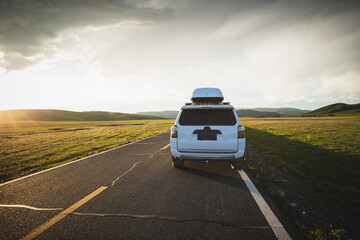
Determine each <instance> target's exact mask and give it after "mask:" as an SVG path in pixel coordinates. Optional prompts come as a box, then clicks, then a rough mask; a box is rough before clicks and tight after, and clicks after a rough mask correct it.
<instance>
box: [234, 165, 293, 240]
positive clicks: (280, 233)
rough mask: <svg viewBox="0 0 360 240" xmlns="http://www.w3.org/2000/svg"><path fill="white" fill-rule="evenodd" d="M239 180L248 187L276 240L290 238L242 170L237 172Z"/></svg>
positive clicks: (287, 239)
mask: <svg viewBox="0 0 360 240" xmlns="http://www.w3.org/2000/svg"><path fill="white" fill-rule="evenodd" d="M238 173H239V174H240V176H241V178H242V179H243V180H244V182H245V184H246V186H247V187H248V189H249V191H250V193H251V195H252V196H253V198H254V199H255V202H256V203H257V205H258V206H259V208H260V210H261V212H262V214H263V215H264V217H265V218H266V220H267V222H268V223H269V225H270V227H271V229H272V230H273V232H274V233H275V236H276V237H277V239H280V240H289V239H291V237H290V236H289V234H288V233H287V231H286V229H285V228H284V227H283V225H282V224H281V223H280V221H279V219H278V218H277V217H276V216H275V214H274V212H273V211H272V210H271V208H270V207H269V205H268V204H267V203H266V202H265V200H264V198H263V197H262V196H261V194H260V192H259V191H258V190H257V188H256V187H255V185H254V184H253V183H252V182H251V180H250V178H249V177H248V175H247V174H246V173H245V171H244V170H238Z"/></svg>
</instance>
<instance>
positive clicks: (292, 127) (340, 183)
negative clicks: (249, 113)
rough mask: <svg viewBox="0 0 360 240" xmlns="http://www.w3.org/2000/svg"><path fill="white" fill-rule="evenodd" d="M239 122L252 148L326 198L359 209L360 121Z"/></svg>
mask: <svg viewBox="0 0 360 240" xmlns="http://www.w3.org/2000/svg"><path fill="white" fill-rule="evenodd" d="M241 120H242V124H243V125H244V126H245V127H246V134H247V135H246V136H247V139H246V140H247V144H248V145H249V146H252V147H254V148H256V149H258V150H259V151H261V152H262V153H265V154H267V155H269V156H271V158H272V159H273V160H274V161H276V162H278V163H280V164H281V165H282V166H284V167H286V168H287V169H288V170H290V171H291V172H293V173H295V174H296V175H297V176H300V177H301V178H302V179H304V180H305V181H307V182H308V183H310V184H312V186H314V187H315V189H316V190H317V191H319V193H320V194H321V196H322V197H323V198H324V199H327V200H329V201H332V202H334V203H336V204H337V205H340V206H345V205H347V204H356V205H357V206H359V204H360V203H359V196H360V176H359V174H360V134H359V133H360V117H318V118H248V119H246V118H245V119H241ZM356 205H355V206H356Z"/></svg>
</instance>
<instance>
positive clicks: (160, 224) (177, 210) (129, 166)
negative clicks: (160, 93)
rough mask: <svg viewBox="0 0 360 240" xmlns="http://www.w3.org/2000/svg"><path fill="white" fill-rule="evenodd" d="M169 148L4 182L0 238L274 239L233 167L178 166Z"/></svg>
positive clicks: (154, 145) (151, 147) (109, 156)
mask: <svg viewBox="0 0 360 240" xmlns="http://www.w3.org/2000/svg"><path fill="white" fill-rule="evenodd" d="M168 144H169V133H164V134H160V135H157V136H154V137H151V138H148V139H144V140H142V141H138V142H135V143H133V144H129V145H126V146H123V147H120V148H117V149H113V150H111V151H107V152H105V153H102V154H98V155H95V156H91V157H89V158H86V159H83V160H80V161H77V162H74V163H72V164H68V165H65V166H62V167H58V168H55V169H52V170H50V171H46V172H42V173H40V174H36V175H33V176H30V177H27V178H24V179H21V180H18V181H14V182H11V183H8V184H5V185H1V186H0V239H20V238H24V237H25V239H26V238H27V239H31V238H32V237H36V239H261V240H264V239H277V238H276V236H275V235H274V232H273V230H272V228H271V227H270V225H269V223H268V221H267V220H266V219H265V217H264V215H263V213H262V212H261V210H260V208H259V206H258V205H257V203H256V202H255V200H254V198H253V196H252V194H251V193H250V191H249V189H248V188H247V186H246V185H245V182H244V180H243V179H242V178H241V176H240V175H239V173H238V172H237V171H235V170H233V169H231V168H230V165H229V164H228V163H214V164H210V165H208V166H206V165H205V164H201V163H195V162H185V167H184V168H183V169H175V168H173V167H172V166H171V155H170V149H169V147H168ZM14 205H15V206H14ZM19 205H24V206H19ZM26 207H35V209H29V208H26ZM39 227H40V229H39Z"/></svg>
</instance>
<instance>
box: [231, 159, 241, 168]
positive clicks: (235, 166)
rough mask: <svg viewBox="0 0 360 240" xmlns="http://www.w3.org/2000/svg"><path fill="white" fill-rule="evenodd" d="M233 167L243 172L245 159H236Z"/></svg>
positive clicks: (232, 163)
mask: <svg viewBox="0 0 360 240" xmlns="http://www.w3.org/2000/svg"><path fill="white" fill-rule="evenodd" d="M231 165H232V166H233V168H234V169H235V170H241V169H243V159H242V158H238V159H235V160H233V161H232V162H231Z"/></svg>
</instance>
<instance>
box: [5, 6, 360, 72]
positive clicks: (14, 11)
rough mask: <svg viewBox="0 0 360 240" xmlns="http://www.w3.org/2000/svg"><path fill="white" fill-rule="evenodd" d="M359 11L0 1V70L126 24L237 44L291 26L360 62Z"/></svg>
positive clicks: (343, 8) (22, 65)
mask: <svg viewBox="0 0 360 240" xmlns="http://www.w3.org/2000/svg"><path fill="white" fill-rule="evenodd" d="M359 10H360V8H359V1H355V0H353V1H346V0H342V1H339V0H318V1H314V0H301V1H297V0H293V1H290V0H260V1H252V0H246V1H244V0H243V1H241V0H222V1H218V0H193V1H192V0H181V1H180V0H179V1H176V0H174V1H168V0H164V1H162V0H157V1H150V0H142V1H131V0H128V1H126V0H77V1H76V0H8V1H6V0H0V52H2V53H3V54H4V56H3V59H2V62H1V59H0V67H1V66H2V67H4V68H6V69H7V70H14V69H21V68H25V67H27V66H29V65H31V64H33V63H36V62H38V61H40V60H41V59H44V58H46V57H47V56H48V55H49V52H51V48H53V47H54V46H55V45H54V44H55V43H54V40H55V39H56V38H58V37H59V36H61V34H62V33H64V32H65V31H67V30H69V29H74V30H79V31H80V30H81V29H82V28H84V27H88V26H94V27H97V26H98V27H101V26H108V25H112V24H116V23H121V22H124V21H136V22H139V23H148V22H161V21H163V22H166V24H168V25H169V27H168V28H167V32H166V33H163V34H164V35H162V36H158V38H159V40H160V39H161V38H163V37H164V36H165V35H166V34H167V35H173V36H179V35H181V36H184V35H192V34H194V35H196V34H203V35H204V39H206V37H207V36H208V35H211V34H214V32H216V31H217V30H219V29H221V28H222V27H223V26H224V25H230V26H231V27H232V28H233V29H234V32H236V34H237V35H234V36H233V39H235V40H236V41H237V42H238V43H239V42H244V41H252V40H253V39H255V40H256V39H261V38H263V37H266V36H269V35H271V34H272V33H273V32H276V31H279V30H283V29H285V30H286V29H290V28H291V27H292V26H294V28H299V29H302V31H304V30H303V29H309V32H311V31H313V32H314V29H315V31H318V33H320V34H323V36H324V38H327V41H328V42H332V41H337V40H338V39H344V38H348V40H346V41H347V42H348V46H346V47H343V50H346V51H347V52H346V53H342V56H343V55H344V54H348V55H347V56H349V58H351V59H356V60H358V59H359V53H358V50H357V49H358V47H355V46H357V45H356V44H355V43H356V42H358V40H360V37H359V28H360V26H359V25H360V17H359V16H360V11H359ZM234 19H235V20H234ZM239 19H240V20H239ZM232 22H235V23H234V24H232ZM322 22H324V23H325V24H324V26H323V29H322ZM314 23H315V24H317V26H314ZM304 26H305V27H304ZM322 31H323V33H321V32H322ZM304 33H305V34H307V32H306V31H305V32H304ZM220 34H221V33H220ZM155 40H156V39H155ZM235 40H234V41H235ZM138 41H140V42H141V40H138ZM143 41H145V40H143ZM139 44H140V45H144V44H143V43H142V42H141V43H139ZM226 44H227V43H226V42H225V41H224V42H223V47H226V46H225V45H226ZM354 47H355V48H356V49H353V50H352V51H350V50H351V48H354ZM345 58H346V56H345Z"/></svg>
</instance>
